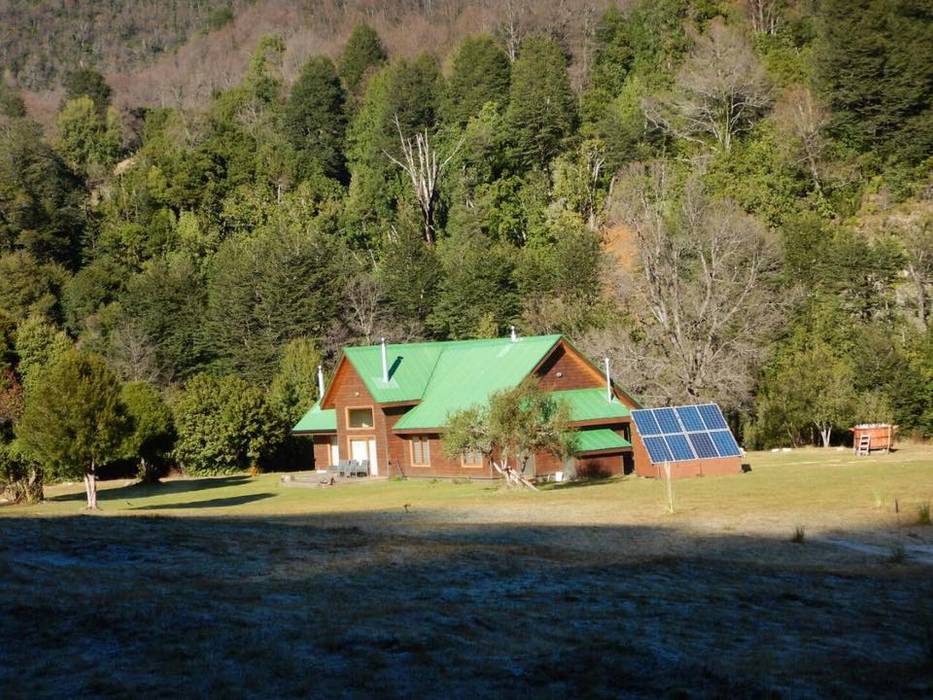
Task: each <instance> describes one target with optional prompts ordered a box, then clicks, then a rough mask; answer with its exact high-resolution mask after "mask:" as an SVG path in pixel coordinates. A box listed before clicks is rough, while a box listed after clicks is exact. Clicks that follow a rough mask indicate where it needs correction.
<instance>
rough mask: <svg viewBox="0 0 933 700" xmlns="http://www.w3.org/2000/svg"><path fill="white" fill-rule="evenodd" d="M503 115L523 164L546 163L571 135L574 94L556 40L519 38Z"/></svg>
mask: <svg viewBox="0 0 933 700" xmlns="http://www.w3.org/2000/svg"><path fill="white" fill-rule="evenodd" d="M506 117H507V121H508V126H509V133H510V135H511V137H512V141H513V142H514V147H515V150H516V154H517V156H518V159H519V160H520V161H521V162H522V163H523V164H524V165H526V166H538V167H542V168H543V167H545V166H547V164H548V163H549V162H550V160H551V159H552V158H553V157H554V156H555V155H557V154H558V153H559V152H560V150H561V149H562V148H563V146H564V144H565V141H566V139H568V138H569V137H570V136H572V134H573V132H574V130H575V128H576V125H577V106H576V98H575V97H574V94H573V90H571V88H570V77H569V76H568V75H567V59H566V58H565V57H564V54H563V51H561V48H560V46H559V45H558V44H557V43H556V42H555V41H553V40H551V39H546V38H544V37H530V38H528V39H526V40H525V41H524V42H522V48H521V51H520V53H519V55H518V59H517V60H516V61H515V64H514V65H513V66H512V84H511V89H510V91H509V107H508V111H507V113H506Z"/></svg>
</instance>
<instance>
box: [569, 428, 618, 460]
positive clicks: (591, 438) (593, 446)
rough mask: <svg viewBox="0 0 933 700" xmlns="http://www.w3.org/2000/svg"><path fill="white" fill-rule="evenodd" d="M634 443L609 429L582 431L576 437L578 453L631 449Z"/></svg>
mask: <svg viewBox="0 0 933 700" xmlns="http://www.w3.org/2000/svg"><path fill="white" fill-rule="evenodd" d="M631 446H632V443H630V442H629V441H628V440H626V439H625V438H624V437H622V436H621V435H619V434H618V433H616V432H615V431H612V430H610V429H609V428H597V429H595V430H580V431H578V432H577V435H576V450H574V451H575V452H576V453H578V454H579V453H580V452H599V451H602V450H617V449H624V448H627V447H631Z"/></svg>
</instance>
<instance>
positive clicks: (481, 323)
mask: <svg viewBox="0 0 933 700" xmlns="http://www.w3.org/2000/svg"><path fill="white" fill-rule="evenodd" d="M516 252H517V251H516V250H515V248H514V247H513V246H511V245H509V244H507V243H493V242H492V241H490V240H489V239H488V238H487V237H486V236H484V235H482V234H480V233H475V232H472V231H465V232H463V233H460V234H457V235H454V236H451V237H449V238H447V239H444V240H443V241H441V243H440V244H439V246H438V255H439V257H440V260H441V266H442V270H443V274H442V275H441V278H440V284H439V287H438V292H437V301H436V303H435V305H434V310H433V311H432V313H431V316H430V317H429V318H428V326H429V327H430V328H431V329H432V330H433V331H434V332H435V333H437V334H438V335H440V336H441V337H448V338H474V337H476V336H477V335H478V334H479V331H480V329H481V327H482V328H484V329H485V330H487V331H488V329H489V328H488V327H489V320H490V319H491V320H492V322H493V324H494V325H495V326H496V327H497V328H498V330H499V333H497V335H499V334H500V333H501V332H502V331H503V330H505V329H506V328H508V326H509V325H510V324H511V323H513V322H514V321H515V320H516V318H517V317H518V314H519V312H518V295H517V293H516V290H515V284H514V282H513V279H512V273H513V270H514V268H515V260H516V257H517V256H516Z"/></svg>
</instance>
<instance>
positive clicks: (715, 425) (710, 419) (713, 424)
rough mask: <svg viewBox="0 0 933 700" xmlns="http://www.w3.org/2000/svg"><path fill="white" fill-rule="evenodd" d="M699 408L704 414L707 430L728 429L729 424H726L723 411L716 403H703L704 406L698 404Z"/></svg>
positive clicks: (702, 414) (701, 413)
mask: <svg viewBox="0 0 933 700" xmlns="http://www.w3.org/2000/svg"><path fill="white" fill-rule="evenodd" d="M697 409H698V410H699V411H700V415H701V416H703V422H704V423H705V424H706V429H707V430H726V429H728V427H729V426H728V425H726V419H725V418H723V417H722V411H720V410H719V406H717V405H716V404H714V403H708V404H703V405H702V406H697Z"/></svg>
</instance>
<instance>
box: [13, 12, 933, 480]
mask: <svg viewBox="0 0 933 700" xmlns="http://www.w3.org/2000/svg"><path fill="white" fill-rule="evenodd" d="M176 6H177V8H179V14H178V15H177V16H178V17H179V18H181V19H178V20H177V26H176V24H175V23H173V22H176V20H175V19H173V18H172V16H170V15H167V14H165V8H164V7H163V6H162V5H160V9H159V10H158V11H154V12H153V14H152V15H151V16H150V17H148V19H147V22H148V21H151V22H152V23H153V24H152V27H154V28H153V29H152V30H149V29H146V30H145V31H144V29H143V27H149V26H150V25H149V24H145V23H144V24H142V25H140V28H139V29H138V31H137V30H135V29H134V31H133V32H129V30H126V31H124V32H123V34H125V35H126V36H124V38H123V39H121V40H119V41H114V40H113V38H112V37H113V32H114V30H115V28H116V27H121V26H124V25H125V26H133V27H136V25H135V24H133V22H135V20H133V19H132V18H133V17H135V16H136V15H135V14H133V13H132V12H130V10H128V9H125V8H128V7H129V4H127V5H120V4H119V3H112V4H107V5H106V8H107V9H106V11H105V10H103V9H100V15H99V17H98V19H97V20H95V21H94V22H92V23H91V26H90V28H89V29H88V30H87V31H88V33H87V40H86V41H83V42H77V43H75V41H73V40H71V39H68V40H67V41H66V40H64V39H63V40H62V41H60V42H55V47H56V50H58V49H59V48H60V49H61V52H62V53H61V54H55V55H56V56H60V57H59V58H55V59H54V60H53V59H51V58H47V57H46V58H42V59H41V61H40V62H42V61H45V62H49V63H50V67H49V69H48V71H46V72H44V73H43V72H42V71H38V72H37V71H32V72H30V69H29V66H30V65H33V63H34V61H33V59H35V60H38V58H37V57H39V56H40V54H41V53H42V51H44V50H45V49H41V47H39V48H37V49H36V51H35V53H33V52H32V51H31V50H28V49H26V48H25V45H24V43H23V41H22V40H21V38H22V37H24V36H27V35H28V32H29V31H38V30H37V29H30V27H35V26H37V24H36V23H37V22H39V21H40V18H44V17H46V15H43V14H42V13H48V15H47V16H48V17H49V18H51V19H52V20H54V21H51V20H50V21H51V23H50V26H51V27H52V28H53V30H54V28H55V27H63V28H65V27H67V28H77V27H79V26H83V25H81V23H80V22H78V21H77V19H76V18H86V17H88V16H89V15H88V14H87V13H91V14H93V12H92V10H93V9H94V8H98V9H99V8H100V7H102V5H97V4H94V3H91V4H86V3H76V4H67V3H66V4H64V5H53V4H42V3H40V4H38V5H35V6H33V5H32V4H30V5H29V7H28V8H26V9H29V8H32V10H33V11H32V12H23V13H22V14H17V13H14V15H15V16H14V19H13V24H14V25H15V26H14V28H13V29H10V28H7V29H6V31H7V32H12V35H13V36H14V37H20V39H17V42H16V46H18V47H19V48H18V49H15V50H13V49H11V51H12V53H11V54H9V56H13V58H9V56H8V57H7V59H6V60H7V61H8V65H7V68H8V77H7V79H6V80H5V81H4V82H3V83H2V84H0V85H2V90H0V112H2V114H3V116H2V117H0V129H2V138H0V252H2V255H0V309H2V323H0V373H2V375H0V376H2V377H3V384H2V386H0V392H2V394H0V396H2V397H3V399H2V401H0V409H2V410H0V420H2V421H3V425H4V428H3V431H4V433H3V434H4V440H5V442H7V443H9V444H12V445H14V446H15V445H20V446H22V445H24V444H37V443H36V437H35V436H30V437H29V438H28V439H26V440H25V441H24V440H23V439H22V438H25V437H26V436H25V434H24V435H23V436H21V437H20V438H17V440H16V441H13V438H14V437H15V436H16V435H17V434H18V432H22V430H21V428H20V427H18V426H19V425H20V421H21V416H22V415H24V413H23V412H24V411H25V415H29V414H30V408H29V407H30V401H32V402H33V403H34V405H37V406H41V405H50V406H54V405H61V404H65V405H67V404H68V394H67V391H68V388H67V387H61V386H59V384H56V383H54V382H51V381H50V380H49V379H48V377H47V376H45V375H47V374H48V372H50V371H51V370H49V369H48V368H49V367H50V366H53V365H55V363H56V361H57V358H68V359H67V361H68V362H71V363H72V368H73V369H74V368H77V369H80V368H81V367H86V368H90V369H88V371H89V372H92V373H94V374H95V376H97V374H100V375H101V379H100V382H101V384H100V385H101V386H110V387H114V386H119V383H120V382H144V383H146V384H148V385H150V386H151V387H152V388H154V390H155V396H156V398H159V399H165V400H167V401H168V403H169V404H170V405H171V407H172V410H173V418H174V425H175V429H177V430H178V431H179V433H178V435H177V436H173V435H171V431H169V433H166V435H167V436H168V437H170V438H172V439H174V437H177V438H178V441H179V443H178V444H183V445H185V449H184V450H182V451H178V450H177V449H176V451H175V452H173V451H172V447H171V445H172V439H167V442H166V445H167V446H166V447H164V449H160V453H161V454H162V455H163V457H164V458H166V459H171V456H172V455H173V454H174V455H175V456H176V457H177V456H178V455H179V454H191V450H193V449H201V450H203V451H204V453H203V454H202V455H201V457H200V458H199V459H198V460H197V463H203V464H214V465H216V466H215V467H214V468H216V469H218V470H226V469H236V468H243V467H245V466H249V465H261V464H264V463H268V462H270V461H275V460H278V463H282V461H283V460H285V461H287V460H288V459H289V458H288V456H287V449H288V446H289V443H288V441H287V440H286V439H285V438H284V435H285V433H286V430H287V427H288V425H289V424H290V422H291V421H293V420H295V418H297V416H299V415H300V414H301V412H302V411H303V410H305V409H306V408H307V407H308V406H309V405H310V403H311V402H312V401H313V400H314V397H315V394H316V389H315V381H314V376H315V370H316V366H317V364H318V363H319V362H323V363H324V365H325V366H326V367H328V368H329V367H331V366H332V363H333V361H334V359H335V357H336V354H337V351H338V349H339V348H340V347H341V346H342V345H344V344H347V343H373V342H376V341H377V339H378V338H380V337H383V336H385V337H388V338H390V339H392V340H393V341H403V340H408V339H416V338H433V339H443V338H466V337H483V336H491V335H497V334H503V333H506V332H507V331H508V328H509V326H510V325H513V324H514V325H516V326H517V327H518V328H519V331H520V332H521V333H526V334H531V333H545V332H547V333H549V332H564V333H567V334H569V335H570V336H572V337H573V338H574V339H575V340H576V341H577V342H578V343H579V345H580V346H581V347H582V348H584V349H585V350H587V351H588V352H590V353H592V354H593V355H594V356H600V357H601V356H603V355H607V356H609V357H610V358H611V359H612V366H613V371H614V373H615V375H616V378H617V380H618V381H619V382H620V383H621V384H622V385H624V386H626V387H628V388H629V389H630V390H631V391H633V392H634V393H636V394H637V395H639V396H640V397H641V398H642V399H643V400H644V401H645V402H647V403H651V404H655V403H666V402H688V401H706V400H712V401H717V402H719V403H721V404H722V405H723V407H724V408H725V409H726V410H727V412H729V414H730V416H731V417H732V419H733V421H734V423H735V426H736V427H737V428H738V429H740V433H741V435H742V436H743V440H744V441H745V443H746V444H747V445H749V446H752V445H754V446H770V445H777V444H787V443H801V442H808V441H814V440H818V439H822V440H825V441H829V440H839V439H841V438H843V437H844V436H845V435H846V432H845V431H846V429H847V427H848V426H849V425H851V424H852V423H853V422H854V421H887V420H893V421H896V422H897V423H898V424H899V425H900V426H901V430H902V432H904V433H916V434H918V435H930V434H933V331H931V323H930V321H931V307H933V224H931V221H933V206H931V192H933V187H931V185H933V182H931V176H930V173H931V168H930V165H931V154H933V118H931V96H933V55H931V53H930V51H929V46H930V45H933V34H931V33H933V15H931V13H933V11H931V9H930V6H929V3H927V2H923V1H922V0H857V1H855V2H853V1H851V0H823V1H822V2H809V1H807V0H797V1H792V0H744V1H742V2H732V1H726V0H721V1H717V0H655V1H650V2H649V1H647V0H641V1H635V2H630V3H625V4H624V6H621V5H619V4H616V3H605V4H603V3H589V4H587V3H584V2H580V3H572V2H569V0H568V2H565V3H561V2H558V3H543V2H542V3H523V2H519V1H518V0H516V1H515V2H506V3H488V4H486V5H483V4H482V3H480V4H476V3H465V2H464V3H457V2H441V1H440V0H437V1H435V2H420V3H402V2H399V3H389V4H383V3H372V4H365V3H347V4H334V5H330V4H326V3H307V4H304V5H295V4H293V3H273V2H265V3H262V2H257V3H251V4H247V3H243V4H237V3H234V4H233V5H231V6H230V7H231V11H232V19H231V18H230V14H229V13H222V14H217V13H218V12H220V11H221V10H220V9H218V8H219V7H220V6H217V5H211V4H209V3H193V2H192V3H188V4H184V3H177V5H176ZM9 7H12V6H8V8H9ZM16 7H21V5H16ZM121 7H122V8H124V9H123V10H120V9H119V8H121ZM182 9H183V10H184V11H181V10H182ZM8 12H9V9H8ZM108 12H109V13H111V14H107V13H108ZM127 13H129V14H127ZM7 16H9V15H7ZM308 18H311V19H308ZM360 18H365V19H367V21H368V23H367V22H361V21H359V20H360ZM42 21H45V19H42ZM140 21H142V20H140ZM205 22H206V23H208V26H209V27H211V26H213V27H216V28H214V29H210V31H208V32H207V33H206V34H204V33H201V32H202V30H203V23H205ZM127 23H128V24H127ZM8 24H9V23H8ZM351 27H352V30H351ZM267 30H269V31H267ZM278 30H281V31H278ZM54 31H63V30H54ZM144 37H145V40H144ZM121 42H122V43H121ZM147 42H150V43H151V45H155V44H156V43H158V44H159V46H160V47H161V48H160V49H159V52H158V53H153V52H152V51H150V50H143V49H141V48H140V47H142V46H144V45H149V44H147ZM69 46H70V47H71V48H69ZM75 47H84V48H81V49H80V50H81V51H84V52H85V54H86V56H87V58H86V62H85V65H84V67H80V66H79V64H80V61H77V62H76V61H75V58H74V56H73V55H72V53H71V52H73V51H75V50H79V49H76V48H75ZM173 47H175V48H173ZM198 47H200V48H198ZM17 52H18V53H17ZM50 55H51V54H50ZM17 56H19V58H16V57H17ZM31 61H33V62H31ZM66 67H67V68H68V70H67V71H66V72H64V73H62V70H64V69H65V68H66ZM59 83H60V87H57V88H56V90H57V92H56V93H55V94H54V99H53V100H52V102H50V103H49V104H53V105H54V115H53V116H52V118H51V119H50V121H49V123H48V124H47V126H46V128H45V129H43V128H41V127H40V126H39V125H37V124H36V122H35V121H34V120H33V119H32V118H31V117H30V115H29V114H27V106H34V104H33V102H32V101H31V100H32V99H33V98H31V97H30V94H29V93H25V92H24V88H29V87H30V86H33V87H42V88H44V87H45V86H49V85H58V84H59ZM620 256H621V259H620ZM73 346H76V347H77V352H78V356H76V355H75V353H74V352H73V351H72V350H71V348H72V347H73ZM88 353H90V354H95V355H99V356H101V357H103V358H104V360H105V361H104V362H103V363H100V362H97V361H96V360H93V361H92V360H88V359H87V358H86V357H84V355H86V354H88ZM63 361H64V360H63ZM57 371H58V370H57ZM75 371H77V370H75ZM107 372H109V373H112V374H113V377H111V378H110V379H108V378H107V377H105V376H104V375H106V373H107ZM49 376H51V375H49ZM55 376H59V375H55ZM60 376H72V375H70V374H69V373H68V372H65V371H64V370H61V371H60ZM111 380H112V381H111ZM43 387H45V388H44V389H43ZM42 391H52V392H54V393H55V397H54V398H55V399H56V400H54V401H51V403H47V402H44V401H40V399H39V398H38V397H39V396H40V395H41V392H42ZM130 393H131V394H132V393H133V392H130ZM142 393H144V392H141V393H140V395H142ZM147 396H148V398H147V399H146V401H143V402H139V401H137V403H138V404H140V403H141V404H145V405H147V406H149V405H150V403H151V404H152V406H154V405H155V404H157V403H158V402H157V401H156V400H155V399H153V397H152V396H151V395H147ZM30 397H32V399H31V398H30ZM217 397H227V398H226V399H225V401H226V403H229V405H231V406H234V407H235V408H230V409H226V408H225V407H224V406H225V405H226V404H225V403H224V402H222V401H218V398H217ZM47 398H48V397H46V399H47ZM104 398H106V397H104ZM138 398H139V397H138V396H136V398H135V399H134V400H133V401H135V400H136V399H138ZM150 399H152V401H150ZM115 400H116V399H115ZM108 401H109V399H108ZM120 401H122V402H123V404H126V408H127V409H129V404H130V403H133V401H131V400H130V399H129V398H126V399H125V400H124V399H120ZM105 403H106V402H105ZM118 403H119V402H118ZM106 405H107V406H110V404H109V403H106ZM137 408H138V406H137ZM36 410H38V409H36ZM108 410H109V409H108ZM140 410H141V409H140ZM153 410H154V409H153ZM118 413H119V411H118ZM160 415H161V414H160ZM26 424H27V425H35V423H34V422H33V420H32V419H30V420H29V421H26ZM126 425H129V423H127V424H126ZM243 425H249V426H252V428H250V430H252V431H253V432H252V434H250V433H249V431H246V433H244V430H245V429H244V428H242V426H243ZM204 426H210V433H209V434H207V433H205V434H201V433H198V432H197V431H198V430H199V429H204V430H207V428H204ZM223 426H226V428H224V427H223ZM231 426H239V427H237V428H236V429H235V430H234V429H233V428H231ZM227 428H230V429H229V430H227ZM26 432H29V431H28V430H27V431H26ZM220 435H226V436H227V438H226V441H224V440H221V439H220V438H219V437H218V436H220ZM137 443H138V444H142V443H139V442H138V441H137ZM137 443H134V444H137ZM127 449H128V448H126V447H125V445H124V447H123V448H121V450H122V451H121V450H116V451H113V450H112V451H111V452H109V453H108V459H117V458H121V457H120V456H121V455H123V456H124V457H125V456H126V453H127ZM140 449H144V448H140ZM283 450H284V451H285V452H283ZM131 451H132V450H131ZM137 451H138V450H137ZM27 452H28V450H27ZM17 454H20V455H21V459H20V462H17V464H20V467H22V464H23V462H22V459H26V458H27V456H28V455H26V456H23V454H24V453H23V452H22V451H20V452H18V453H17ZM283 455H284V456H283ZM150 457H152V454H150ZM150 461H151V460H150ZM193 463H194V462H193V461H192V464H193ZM189 466H190V465H189Z"/></svg>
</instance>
